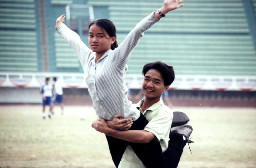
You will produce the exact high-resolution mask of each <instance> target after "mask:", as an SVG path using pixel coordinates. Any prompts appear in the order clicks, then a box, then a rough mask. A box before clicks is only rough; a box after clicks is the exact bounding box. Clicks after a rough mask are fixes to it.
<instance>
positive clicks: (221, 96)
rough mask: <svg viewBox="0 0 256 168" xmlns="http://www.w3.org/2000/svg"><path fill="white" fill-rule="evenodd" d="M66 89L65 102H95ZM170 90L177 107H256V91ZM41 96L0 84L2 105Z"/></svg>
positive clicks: (38, 100)
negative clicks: (0, 85)
mask: <svg viewBox="0 0 256 168" xmlns="http://www.w3.org/2000/svg"><path fill="white" fill-rule="evenodd" d="M137 90H138V89H137ZM63 92H64V104H66V105H92V101H91V98H90V96H89V93H88V90H87V89H86V88H64V90H63ZM168 92H169V98H170V101H171V102H172V104H173V105H174V106H187V107H254V108H256V91H205V90H169V91H168ZM131 93H132V96H135V94H136V93H137V92H136V91H135V90H133V91H132V92H131ZM41 99H42V98H41V95H40V93H39V88H13V87H0V104H40V103H41ZM133 103H137V102H133Z"/></svg>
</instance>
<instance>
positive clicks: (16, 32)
mask: <svg viewBox="0 0 256 168" xmlns="http://www.w3.org/2000/svg"><path fill="white" fill-rule="evenodd" d="M35 15H36V13H35V3H34V0H23V1H20V0H1V1H0V37H1V38H0V71H5V72H37V71H38V53H37V38H36V37H37V32H36V16H35Z"/></svg>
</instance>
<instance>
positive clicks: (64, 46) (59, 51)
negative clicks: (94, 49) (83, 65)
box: [54, 33, 80, 68]
mask: <svg viewBox="0 0 256 168" xmlns="http://www.w3.org/2000/svg"><path fill="white" fill-rule="evenodd" d="M54 36H55V50H56V66H57V68H79V65H80V63H79V62H78V59H76V58H77V56H76V54H75V52H74V51H73V49H72V48H71V47H70V46H69V45H68V43H67V42H66V41H65V40H64V39H63V38H62V37H61V36H60V35H59V34H57V33H55V35H54Z"/></svg>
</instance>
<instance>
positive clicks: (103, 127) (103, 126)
mask: <svg viewBox="0 0 256 168" xmlns="http://www.w3.org/2000/svg"><path fill="white" fill-rule="evenodd" d="M92 127H93V128H94V129H96V130H97V131H99V132H101V133H104V134H106V135H108V136H112V137H114V138H117V139H122V140H124V141H128V142H132V143H149V142H150V141H151V140H152V139H153V138H154V137H155V135H154V134H153V133H151V132H149V131H146V130H128V131H119V130H115V129H112V128H110V127H109V126H108V124H107V122H106V121H105V120H104V119H101V118H99V119H98V120H96V121H94V122H93V124H92Z"/></svg>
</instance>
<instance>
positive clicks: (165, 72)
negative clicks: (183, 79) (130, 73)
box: [142, 61, 175, 86]
mask: <svg viewBox="0 0 256 168" xmlns="http://www.w3.org/2000/svg"><path fill="white" fill-rule="evenodd" d="M150 69H155V70H157V71H159V72H160V73H161V75H162V77H163V79H164V86H170V85H171V84H172V82H173V81H174V79H175V73H174V70H173V67H172V66H170V65H167V64H165V63H163V62H161V61H158V62H152V63H148V64H146V65H144V67H143V69H142V74H143V75H144V76H145V74H146V73H147V72H148V71H149V70H150Z"/></svg>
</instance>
